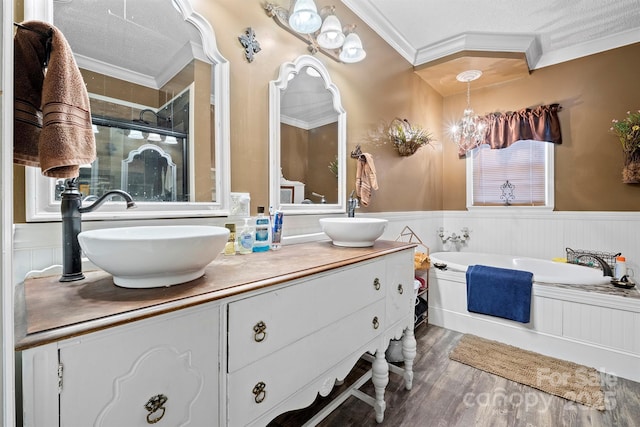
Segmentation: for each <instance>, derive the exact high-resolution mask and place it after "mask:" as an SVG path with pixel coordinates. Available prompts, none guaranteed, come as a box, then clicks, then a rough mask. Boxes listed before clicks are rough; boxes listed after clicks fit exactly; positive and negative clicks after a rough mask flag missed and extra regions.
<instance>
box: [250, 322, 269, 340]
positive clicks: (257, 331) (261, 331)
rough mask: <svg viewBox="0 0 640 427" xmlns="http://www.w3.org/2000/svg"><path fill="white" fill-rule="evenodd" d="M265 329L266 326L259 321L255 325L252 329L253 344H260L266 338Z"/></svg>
mask: <svg viewBox="0 0 640 427" xmlns="http://www.w3.org/2000/svg"><path fill="white" fill-rule="evenodd" d="M266 329H267V325H266V324H265V323H264V322H263V321H262V320H261V321H259V322H258V323H256V324H255V326H254V327H253V332H254V334H253V339H254V341H255V342H262V341H264V339H265V338H266V337H267V333H266V332H265V330H266Z"/></svg>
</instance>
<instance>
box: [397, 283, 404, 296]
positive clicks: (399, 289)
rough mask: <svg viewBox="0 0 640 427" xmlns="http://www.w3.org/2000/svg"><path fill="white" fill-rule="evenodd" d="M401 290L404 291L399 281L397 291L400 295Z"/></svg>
mask: <svg viewBox="0 0 640 427" xmlns="http://www.w3.org/2000/svg"><path fill="white" fill-rule="evenodd" d="M403 292H404V289H403V288H402V283H400V284H399V285H398V293H399V294H400V295H402V293H403Z"/></svg>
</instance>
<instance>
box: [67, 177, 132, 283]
mask: <svg viewBox="0 0 640 427" xmlns="http://www.w3.org/2000/svg"><path fill="white" fill-rule="evenodd" d="M61 195H62V200H61V203H60V213H61V214H62V260H63V262H62V277H60V281H61V282H73V281H75V280H82V279H84V274H82V261H81V258H80V254H81V250H80V243H78V234H80V231H81V230H82V214H83V213H85V212H93V211H94V210H96V209H97V208H98V207H99V206H100V205H102V203H104V202H105V201H106V200H107V199H110V198H111V197H112V196H120V197H122V198H123V199H124V200H125V201H126V202H127V209H131V208H134V207H135V206H136V204H135V203H134V201H133V198H132V197H131V196H130V195H129V193H127V192H126V191H122V190H110V191H107V192H106V193H104V194H103V195H102V196H101V197H100V198H99V199H98V200H96V201H95V202H94V203H93V204H91V205H89V206H87V207H84V208H83V207H82V193H80V192H79V191H78V179H77V178H71V179H67V180H65V184H64V191H63V192H62V194H61Z"/></svg>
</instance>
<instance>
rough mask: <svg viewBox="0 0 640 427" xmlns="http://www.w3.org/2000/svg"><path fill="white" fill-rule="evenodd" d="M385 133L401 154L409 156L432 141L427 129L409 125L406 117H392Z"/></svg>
mask: <svg viewBox="0 0 640 427" xmlns="http://www.w3.org/2000/svg"><path fill="white" fill-rule="evenodd" d="M387 134H388V135H389V137H390V138H391V141H392V142H393V146H394V147H395V148H396V150H398V154H400V155H401V156H410V155H412V154H413V153H415V152H416V151H417V150H418V149H419V148H420V147H422V146H424V145H427V144H430V143H431V142H432V141H433V137H432V135H431V133H430V132H429V131H427V130H426V129H423V128H421V127H417V126H411V124H410V123H409V121H408V120H407V119H404V120H400V119H393V121H391V124H390V125H389V129H388V131H387Z"/></svg>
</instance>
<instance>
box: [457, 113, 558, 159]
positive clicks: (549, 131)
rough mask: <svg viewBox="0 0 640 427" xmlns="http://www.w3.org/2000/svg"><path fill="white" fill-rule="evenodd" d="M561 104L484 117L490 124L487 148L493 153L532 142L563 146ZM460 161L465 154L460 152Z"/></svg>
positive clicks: (486, 135) (485, 137)
mask: <svg viewBox="0 0 640 427" xmlns="http://www.w3.org/2000/svg"><path fill="white" fill-rule="evenodd" d="M560 109H561V107H560V105H559V104H551V105H541V106H538V107H536V108H524V109H522V110H519V111H513V112H507V113H490V114H487V115H486V116H484V117H482V119H481V120H483V121H484V122H485V124H486V128H485V129H486V131H485V132H486V133H485V136H484V142H483V144H488V145H489V146H490V147H491V148H492V149H500V148H507V147H509V146H510V145H511V144H513V143H515V142H516V141H520V140H522V139H532V140H535V141H548V142H551V143H554V144H561V143H562V133H561V131H560V121H559V119H558V111H560ZM459 154H460V157H464V156H465V153H464V152H460V153H459Z"/></svg>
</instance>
